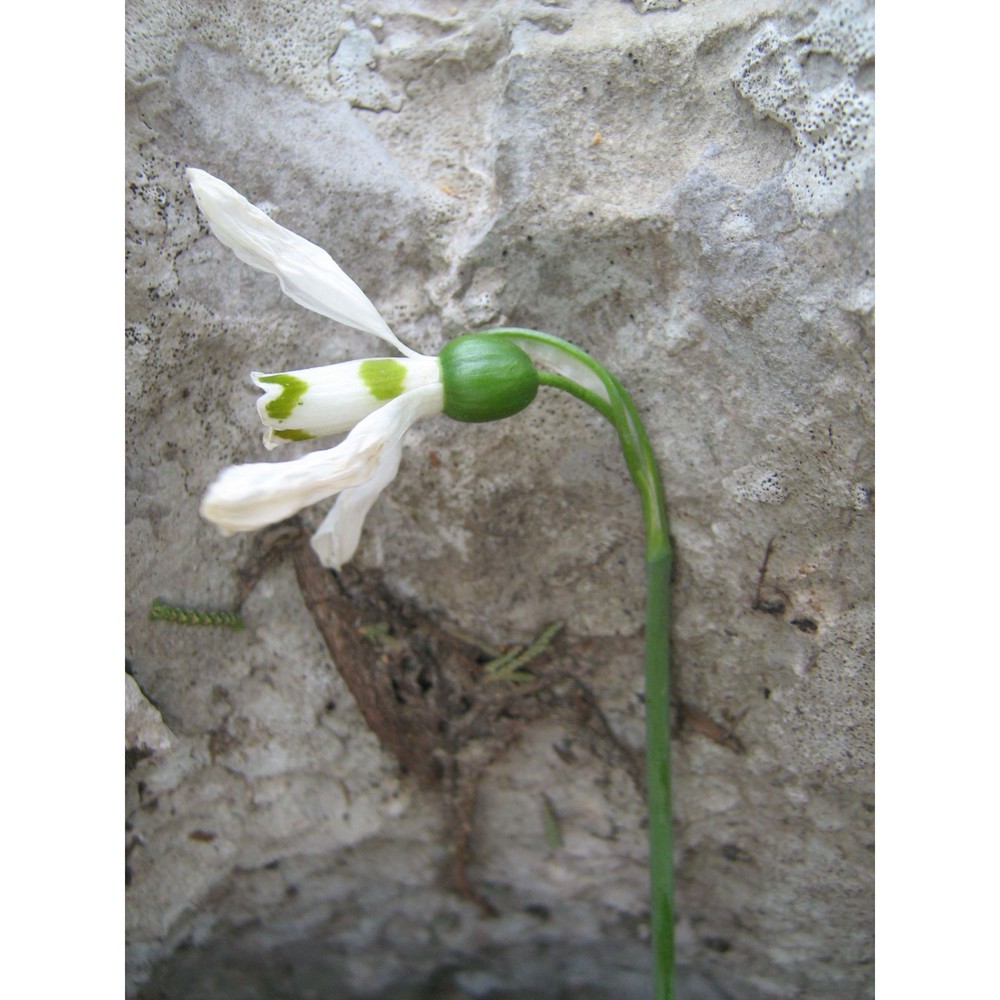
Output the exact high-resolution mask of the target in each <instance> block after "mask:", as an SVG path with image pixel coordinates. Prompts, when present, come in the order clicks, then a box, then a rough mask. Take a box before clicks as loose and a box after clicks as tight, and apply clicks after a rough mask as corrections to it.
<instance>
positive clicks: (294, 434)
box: [271, 427, 314, 441]
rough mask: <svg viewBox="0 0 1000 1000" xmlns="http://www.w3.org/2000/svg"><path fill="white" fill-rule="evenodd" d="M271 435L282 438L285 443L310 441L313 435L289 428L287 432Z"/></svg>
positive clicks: (277, 432)
mask: <svg viewBox="0 0 1000 1000" xmlns="http://www.w3.org/2000/svg"><path fill="white" fill-rule="evenodd" d="M271 433H272V434H273V435H274V436H275V437H277V438H284V439H285V440H286V441H311V440H312V439H313V437H314V435H312V434H310V433H308V431H300V430H298V429H297V428H294V427H293V428H289V429H288V430H287V431H274V430H272V431H271Z"/></svg>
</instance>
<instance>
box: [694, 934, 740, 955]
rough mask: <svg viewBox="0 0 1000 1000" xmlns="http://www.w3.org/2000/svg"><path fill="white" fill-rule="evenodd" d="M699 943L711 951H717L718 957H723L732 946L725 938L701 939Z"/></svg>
mask: <svg viewBox="0 0 1000 1000" xmlns="http://www.w3.org/2000/svg"><path fill="white" fill-rule="evenodd" d="M701 943H702V944H703V945H704V946H705V947H706V948H708V949H710V950H711V951H717V952H718V953H719V954H720V955H725V953H726V952H727V951H729V949H730V948H732V945H731V944H730V943H729V942H728V941H727V940H726V939H725V938H717V937H707V938H702V939H701Z"/></svg>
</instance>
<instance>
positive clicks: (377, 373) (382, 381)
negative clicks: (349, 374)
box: [358, 358, 406, 400]
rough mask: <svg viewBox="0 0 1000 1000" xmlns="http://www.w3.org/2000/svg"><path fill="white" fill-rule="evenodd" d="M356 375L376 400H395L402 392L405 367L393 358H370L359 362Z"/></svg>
mask: <svg viewBox="0 0 1000 1000" xmlns="http://www.w3.org/2000/svg"><path fill="white" fill-rule="evenodd" d="M358 373H359V374H360V375H361V381H362V382H364V384H365V386H367V388H368V391H369V392H370V393H371V394H372V395H373V396H374V397H375V398H376V399H381V400H385V399H395V398H396V397H397V396H398V395H399V394H400V393H401V392H402V391H403V382H404V380H405V379H406V365H404V364H403V363H402V361H397V360H396V359H395V358H370V359H369V360H367V361H362V362H361V367H360V368H359V369H358Z"/></svg>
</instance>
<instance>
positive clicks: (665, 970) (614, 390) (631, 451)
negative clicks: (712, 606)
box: [483, 327, 674, 1000]
mask: <svg viewBox="0 0 1000 1000" xmlns="http://www.w3.org/2000/svg"><path fill="white" fill-rule="evenodd" d="M483 333H485V334H490V335H493V336H498V337H504V338H506V339H509V340H513V341H516V342H517V343H518V344H519V345H520V346H521V347H522V348H524V349H525V350H526V351H527V353H528V354H529V355H530V356H531V357H532V359H533V360H534V361H535V362H536V363H542V364H548V365H550V367H554V368H556V369H557V372H558V374H552V373H550V372H539V377H540V381H541V383H542V384H543V385H548V386H552V387H554V388H557V389H562V390H564V391H566V392H569V393H570V394H571V395H573V396H575V397H576V398H577V399H580V400H582V401H583V402H585V403H587V404H588V405H589V406H592V407H593V408H594V409H595V410H597V412H598V413H600V414H601V415H602V416H603V417H605V418H606V419H607V420H608V421H609V422H610V423H611V424H612V426H613V427H614V428H615V430H616V431H617V432H618V439H619V441H620V442H621V446H622V453H623V455H624V457H625V464H626V465H627V466H628V470H629V474H630V475H631V477H632V481H633V482H634V483H635V486H636V489H637V490H638V492H639V499H640V502H641V504H642V517H643V523H644V525H645V529H646V552H645V555H646V653H645V686H646V795H647V803H648V809H649V880H650V913H651V925H652V926H651V931H652V944H653V986H654V997H655V1000H673V996H674V898H673V897H674V881H673V835H672V823H671V800H670V577H671V570H672V566H673V550H672V548H671V545H670V526H669V522H668V520H667V509H666V502H665V499H664V493H663V480H662V478H661V476H660V470H659V467H658V466H657V464H656V457H655V455H654V454H653V448H652V445H650V443H649V437H648V436H647V434H646V430H645V428H644V427H643V425H642V421H641V420H640V419H639V412H638V410H637V409H636V406H635V403H634V402H633V401H632V398H631V396H629V394H628V393H627V392H626V391H625V389H624V388H623V387H622V385H621V383H620V382H619V381H618V379H616V378H615V377H614V376H613V375H612V374H611V373H610V372H609V371H607V369H605V368H604V367H603V366H602V365H600V364H599V363H598V362H597V361H595V360H594V359H593V358H592V357H590V355H589V354H587V353H586V352H584V351H582V350H580V348H579V347H576V346H575V345H573V344H571V343H569V342H568V341H565V340H562V339H560V338H559V337H554V336H552V335H551V334H548V333H542V332H541V331H539V330H525V329H521V328H518V327H504V328H502V329H497V330H485V331H483ZM567 372H571V373H573V374H575V375H577V376H578V378H573V377H572V376H571V375H570V374H567ZM580 379H582V380H583V381H584V382H587V383H588V384H587V385H584V384H582V382H581V381H580Z"/></svg>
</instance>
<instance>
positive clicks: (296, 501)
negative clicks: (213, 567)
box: [201, 385, 444, 535]
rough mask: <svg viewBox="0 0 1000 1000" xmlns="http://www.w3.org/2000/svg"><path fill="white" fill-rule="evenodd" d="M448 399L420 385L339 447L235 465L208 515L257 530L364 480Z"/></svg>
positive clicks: (211, 496)
mask: <svg viewBox="0 0 1000 1000" xmlns="http://www.w3.org/2000/svg"><path fill="white" fill-rule="evenodd" d="M443 402H444V396H443V392H442V389H441V386H440V385H429V386H424V387H423V388H420V389H414V390H413V391H412V392H407V393H404V394H403V395H402V396H397V397H396V398H395V399H393V400H390V401H389V402H388V403H386V404H385V406H383V407H382V408H381V409H378V410H376V411H375V412H374V413H372V414H370V415H369V416H367V417H366V418H365V419H364V420H362V421H361V423H360V424H358V426H357V427H355V428H354V430H353V431H351V433H350V434H349V435H348V436H347V437H346V438H345V440H344V441H343V442H342V443H341V444H339V445H337V447H336V448H331V449H329V450H327V451H317V452H313V453H312V454H309V455H306V456H304V457H303V458H298V459H295V460H294V461H291V462H258V463H254V464H252V465H234V466H231V467H230V468H228V469H225V470H224V471H223V472H222V474H221V475H220V476H219V477H218V479H216V480H215V482H214V483H212V485H211V486H210V487H209V488H208V491H207V492H206V493H205V497H204V499H203V500H202V504H201V513H202V516H203V517H204V518H205V519H206V520H209V521H212V522H213V523H214V524H217V525H218V526H219V527H220V528H221V529H222V531H223V533H224V534H227V535H228V534H233V533H234V532H237V531H253V530H255V529H256V528H263V527H265V526H266V525H268V524H274V523H275V522H277V521H283V520H284V519H285V518H286V517H290V516H291V515H292V514H295V513H297V512H298V511H300V510H302V508H303V507H308V506H309V505H310V504H313V503H317V502H318V501H320V500H325V499H326V498H327V497H331V496H333V495H334V494H335V493H339V492H340V491H341V490H345V489H348V488H350V487H352V486H360V485H361V484H362V483H364V482H366V481H367V480H368V479H370V478H371V477H372V476H374V475H375V474H376V472H377V471H378V468H379V463H380V461H381V459H382V455H383V453H384V452H385V450H386V449H391V448H393V447H395V446H396V445H398V443H399V439H400V438H401V437H402V436H403V434H404V433H405V432H406V430H407V429H408V428H409V426H410V425H411V424H412V423H413V421H414V420H416V419H417V418H418V417H422V416H427V415H429V414H431V413H440V412H441V408H442V406H443Z"/></svg>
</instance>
